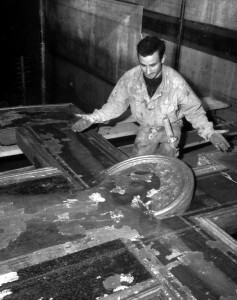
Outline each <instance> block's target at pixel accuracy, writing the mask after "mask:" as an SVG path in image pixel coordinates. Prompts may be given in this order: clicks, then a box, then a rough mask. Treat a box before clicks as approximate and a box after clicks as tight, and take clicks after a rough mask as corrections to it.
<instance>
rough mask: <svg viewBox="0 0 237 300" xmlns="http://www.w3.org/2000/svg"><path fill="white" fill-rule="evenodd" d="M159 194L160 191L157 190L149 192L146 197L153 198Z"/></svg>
mask: <svg viewBox="0 0 237 300" xmlns="http://www.w3.org/2000/svg"><path fill="white" fill-rule="evenodd" d="M157 192H158V190H156V189H151V190H150V191H148V192H147V194H146V196H147V197H148V198H151V197H152V196H154V195H155V194H156V193H157Z"/></svg>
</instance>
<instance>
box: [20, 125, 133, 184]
mask: <svg viewBox="0 0 237 300" xmlns="http://www.w3.org/2000/svg"><path fill="white" fill-rule="evenodd" d="M17 141H18V145H19V146H20V148H21V149H22V150H23V152H24V154H25V155H26V156H27V158H28V159H29V160H30V161H31V162H32V164H36V166H38V167H46V166H51V167H56V168H59V169H60V170H62V171H63V172H64V173H65V174H66V176H67V178H68V179H69V180H70V181H71V182H73V183H74V184H75V186H77V188H79V189H84V188H88V187H89V186H92V185H93V182H94V180H95V179H96V178H97V176H99V174H100V173H101V172H102V171H104V170H105V169H106V168H109V167H110V166H112V165H114V164H115V163H117V162H119V161H122V160H124V159H126V158H127V156H125V155H124V154H123V153H122V152H120V151H119V150H118V149H117V148H116V147H114V146H113V145H112V144H110V143H109V142H107V141H106V140H103V139H102V137H101V136H100V135H98V134H96V133H95V132H94V131H93V130H90V131H88V132H84V133H75V132H73V131H72V129H71V127H70V125H69V124H68V123H55V124H52V123H51V124H44V125H31V126H29V127H28V128H26V127H24V128H18V129H17Z"/></svg>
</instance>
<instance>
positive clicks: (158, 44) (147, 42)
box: [137, 35, 165, 60]
mask: <svg viewBox="0 0 237 300" xmlns="http://www.w3.org/2000/svg"><path fill="white" fill-rule="evenodd" d="M157 50H158V53H159V57H160V60H161V59H162V58H163V55H164V53H165V43H164V42H163V41H162V40H160V39H158V38H157V37H156V36H150V35H148V36H146V37H145V38H144V39H142V40H141V41H140V42H139V43H138V44H137V55H141V56H148V55H152V54H153V53H155V52H156V51H157Z"/></svg>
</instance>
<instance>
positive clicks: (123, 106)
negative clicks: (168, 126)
mask: <svg viewBox="0 0 237 300" xmlns="http://www.w3.org/2000/svg"><path fill="white" fill-rule="evenodd" d="M129 106H130V107H131V112H132V115H133V117H134V119H135V120H136V121H137V122H138V123H139V124H140V125H141V126H150V127H154V128H158V127H161V126H164V124H163V118H164V116H165V115H167V116H168V117H169V119H170V122H171V123H175V122H182V118H183V117H186V119H187V120H188V121H189V122H190V123H191V124H192V126H193V128H195V129H197V130H198V134H199V135H200V136H201V137H203V138H204V139H206V140H208V139H209V137H210V136H211V134H212V133H213V132H214V130H213V124H212V123H211V122H209V121H208V119H207V117H206V113H205V111H204V109H203V107H202V106H201V101H200V100H199V99H198V97H197V96H196V95H195V94H194V92H193V91H192V89H191V88H190V87H189V85H188V84H187V82H186V81H185V80H184V78H183V77H182V76H181V75H180V74H179V73H178V72H176V71H175V70H174V69H172V68H171V67H168V66H165V65H163V66H162V82H161V84H160V85H159V87H158V88H157V90H156V92H155V94H154V95H153V96H152V97H151V98H150V97H149V95H148V93H147V88H146V84H145V81H144V78H143V72H142V70H141V68H140V66H136V67H134V68H133V69H131V70H129V71H127V72H126V73H125V74H124V75H123V76H122V77H121V78H120V80H119V81H118V83H117V84H116V86H115V87H114V89H113V91H112V93H111V95H110V96H109V99H108V101H107V103H106V104H104V105H103V106H102V108H101V109H99V110H97V109H96V110H95V111H94V112H93V116H94V117H95V119H96V121H97V122H98V123H100V122H105V121H108V120H111V119H113V118H116V117H118V116H120V115H121V114H122V113H123V112H125V111H126V110H127V108H128V107H129Z"/></svg>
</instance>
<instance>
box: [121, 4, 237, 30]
mask: <svg viewBox="0 0 237 300" xmlns="http://www.w3.org/2000/svg"><path fill="white" fill-rule="evenodd" d="M125 1H126V2H128V3H137V4H140V5H143V6H144V9H146V10H149V11H153V12H157V13H162V14H165V15H168V16H173V17H179V16H180V9H181V3H182V1H181V0H168V1H164V0H155V1H149V0H125ZM236 13H237V6H236V1H235V0H199V1H196V0H187V1H186V8H185V16H184V18H185V19H186V20H191V21H196V22H202V23H205V24H212V25H215V26H220V27H224V28H229V29H233V30H237V18H236Z"/></svg>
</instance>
